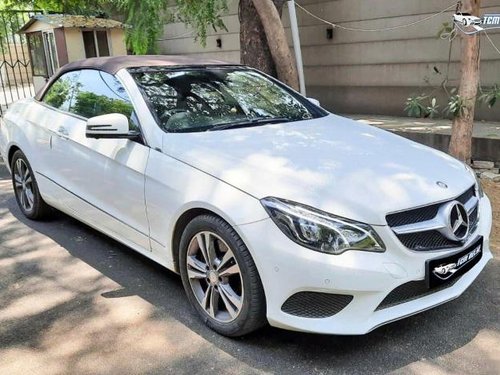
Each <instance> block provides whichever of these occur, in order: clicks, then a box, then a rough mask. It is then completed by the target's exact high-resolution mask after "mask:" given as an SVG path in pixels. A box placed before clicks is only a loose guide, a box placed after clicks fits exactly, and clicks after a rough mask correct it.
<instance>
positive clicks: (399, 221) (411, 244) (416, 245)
mask: <svg viewBox="0 0 500 375" xmlns="http://www.w3.org/2000/svg"><path fill="white" fill-rule="evenodd" d="M474 195H475V187H474V186H472V187H470V188H469V189H467V190H466V191H465V192H464V193H463V194H461V195H460V196H458V197H457V198H456V199H454V200H457V201H459V202H460V203H462V204H464V205H465V204H466V203H467V202H468V201H469V200H470V199H472V198H473V197H474ZM450 201H451V200H450ZM450 201H447V202H442V203H437V204H432V205H429V206H425V207H419V208H415V209H410V210H407V211H402V212H396V213H392V214H389V215H387V216H386V220H387V224H389V226H390V227H392V228H394V227H398V226H402V225H409V224H415V223H420V222H424V221H427V220H432V219H433V218H434V217H436V215H437V214H438V211H439V209H440V208H441V206H442V205H444V204H447V203H448V202H450ZM478 214H479V209H478V206H476V207H475V208H474V210H473V211H472V212H471V213H470V215H469V233H471V234H472V233H473V232H474V231H475V230H476V228H477V224H478V221H479V220H478V219H479V215H478ZM396 236H397V237H398V239H399V240H400V241H401V243H402V244H403V245H404V246H406V247H407V248H409V249H411V250H417V251H426V250H439V249H448V248H453V247H459V246H460V245H461V242H457V241H452V240H449V239H448V238H446V237H445V236H443V235H442V234H441V233H439V232H438V231H436V230H428V231H423V232H413V233H405V234H396Z"/></svg>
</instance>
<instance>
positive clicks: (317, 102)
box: [307, 98, 321, 107]
mask: <svg viewBox="0 0 500 375" xmlns="http://www.w3.org/2000/svg"><path fill="white" fill-rule="evenodd" d="M307 100H309V101H310V102H311V103H312V104H314V105H317V106H318V107H321V103H320V102H319V100H318V99H314V98H307Z"/></svg>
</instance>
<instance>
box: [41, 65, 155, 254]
mask: <svg viewBox="0 0 500 375" xmlns="http://www.w3.org/2000/svg"><path fill="white" fill-rule="evenodd" d="M49 93H50V91H49V92H48V93H47V94H49ZM109 113H122V114H124V115H126V116H127V117H128V118H129V122H130V127H131V130H138V131H140V127H139V124H138V120H137V117H136V116H135V114H134V108H133V105H132V102H131V101H130V98H129V96H128V94H127V92H126V90H125V88H124V87H123V85H122V84H121V83H120V82H119V80H118V79H117V78H116V77H115V76H113V75H111V74H108V73H105V72H102V71H98V70H91V69H85V70H81V71H80V72H79V74H78V78H77V79H76V82H75V83H74V84H73V86H72V87H71V89H70V102H69V107H68V108H67V113H65V114H61V115H62V116H70V117H71V118H72V120H71V121H64V122H62V123H61V122H59V123H58V125H57V126H56V127H55V129H54V131H55V135H56V136H54V137H53V140H52V150H51V151H52V157H51V159H52V161H53V166H54V168H56V169H57V172H56V174H57V179H58V183H60V184H61V185H62V186H63V188H64V189H66V190H67V191H69V192H70V193H71V199H70V200H69V201H68V203H67V205H68V208H69V209H70V210H72V211H73V213H74V214H75V215H77V216H78V217H79V218H80V219H82V220H83V221H85V222H87V223H88V224H90V225H92V226H94V227H97V228H99V229H102V230H104V231H105V232H107V233H108V234H109V235H111V236H113V237H115V238H117V239H119V240H122V241H125V242H127V243H128V244H129V245H130V246H132V247H134V248H136V249H138V248H139V249H147V250H148V251H149V250H150V246H149V227H148V221H147V217H146V207H145V200H144V172H145V169H146V164H147V161H148V157H149V151H150V149H149V147H147V146H146V145H145V144H144V142H143V141H141V139H140V138H138V139H137V140H129V139H93V138H87V137H86V136H85V130H86V121H87V119H88V118H90V117H94V116H99V115H103V114H109Z"/></svg>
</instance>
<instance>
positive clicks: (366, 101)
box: [160, 0, 500, 120]
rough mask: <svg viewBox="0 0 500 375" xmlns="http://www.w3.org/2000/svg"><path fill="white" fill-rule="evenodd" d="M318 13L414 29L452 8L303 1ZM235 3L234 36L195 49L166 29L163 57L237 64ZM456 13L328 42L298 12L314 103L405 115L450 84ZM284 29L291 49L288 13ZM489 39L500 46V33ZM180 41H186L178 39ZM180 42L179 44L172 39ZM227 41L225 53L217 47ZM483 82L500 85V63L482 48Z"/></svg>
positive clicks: (442, 2)
mask: <svg viewBox="0 0 500 375" xmlns="http://www.w3.org/2000/svg"><path fill="white" fill-rule="evenodd" d="M297 2H298V3H300V4H301V5H303V6H304V7H306V8H307V9H308V10H309V11H311V12H312V13H314V14H316V15H319V16H321V17H322V18H325V19H328V20H331V21H332V22H335V23H338V24H341V25H344V26H349V27H353V28H365V29H376V28H385V27H392V26H396V25H401V24H408V23H411V22H414V21H416V20H419V19H422V18H424V17H427V16H430V15H432V14H434V13H437V12H439V11H441V10H443V9H444V8H446V7H447V6H449V5H451V3H452V2H450V1H449V0H433V1H408V0H371V1H367V0H323V1H321V0H300V1H297ZM237 10H238V7H237V1H236V0H234V1H232V2H231V5H230V10H229V12H228V14H227V16H226V17H225V18H224V21H225V24H226V26H227V28H228V30H229V31H228V32H227V33H226V32H220V33H219V32H213V31H212V30H210V32H209V36H208V38H207V46H206V47H205V48H203V47H202V46H201V45H200V44H199V43H197V42H195V41H194V40H193V38H192V36H191V35H189V34H188V35H186V33H188V32H189V30H188V29H186V28H185V27H184V25H183V24H182V23H172V24H167V25H165V33H164V40H162V41H160V49H161V52H162V53H165V54H188V55H195V56H196V55H202V56H205V57H213V58H218V59H222V60H227V61H231V62H239V43H240V42H239V22H238V15H237ZM482 12H483V13H488V12H490V13H491V12H497V13H500V0H483V10H482ZM451 14H452V12H448V13H445V14H441V15H439V16H437V17H435V18H433V19H432V20H430V21H427V22H425V23H422V24H420V25H415V26H412V27H409V28H404V29H399V30H396V31H385V32H352V31H344V30H341V29H334V31H333V39H332V40H328V39H327V37H326V29H327V28H328V27H329V26H328V25H326V24H324V23H322V22H321V21H318V20H316V19H314V18H311V17H310V16H308V15H306V14H305V13H303V12H302V11H301V10H300V9H297V16H298V22H299V27H300V37H301V45H302V53H303V60H304V71H305V79H306V85H307V89H308V95H309V96H313V97H316V98H318V99H319V100H320V101H321V102H322V105H323V106H324V107H325V108H328V109H330V110H332V111H335V112H338V113H372V114H393V115H404V111H403V108H404V101H405V99H406V98H407V97H408V96H409V95H412V94H421V93H422V92H426V93H431V92H433V87H436V86H437V87H439V86H440V85H441V84H442V82H443V81H444V80H445V77H446V71H447V70H448V53H449V42H447V41H444V40H440V39H439V38H438V37H437V34H438V31H439V30H440V28H441V27H442V24H443V23H444V22H449V21H450V20H451ZM283 23H284V25H285V27H286V31H287V34H288V36H289V41H290V45H291V35H290V30H289V20H288V10H287V8H286V7H285V9H284V12H283ZM489 35H490V36H491V38H492V39H493V41H494V42H495V44H496V45H497V46H500V30H499V31H490V32H489ZM176 36H180V37H178V38H176ZM171 38H174V39H171ZM217 38H221V40H222V48H217V46H216V39H217ZM481 45H482V51H481V60H482V61H481V66H482V67H481V81H482V85H483V86H488V85H492V84H494V83H498V84H500V55H499V54H498V53H497V52H496V51H495V50H494V49H493V48H492V46H491V45H490V44H489V42H488V41H487V40H486V39H485V37H484V36H483V37H482V41H481ZM459 53H460V40H459V39H458V38H457V39H455V40H454V42H453V45H452V55H451V57H452V58H451V62H450V64H449V75H448V77H449V80H448V86H449V87H453V86H456V85H458V79H459V73H460V64H459ZM433 95H435V96H437V98H438V103H439V104H440V105H441V108H443V107H444V106H445V105H446V95H445V92H444V90H439V89H438V90H436V91H434V92H433ZM477 117H478V118H482V119H496V120H500V105H498V106H497V108H495V109H493V110H492V109H488V108H485V107H479V108H478V116H477Z"/></svg>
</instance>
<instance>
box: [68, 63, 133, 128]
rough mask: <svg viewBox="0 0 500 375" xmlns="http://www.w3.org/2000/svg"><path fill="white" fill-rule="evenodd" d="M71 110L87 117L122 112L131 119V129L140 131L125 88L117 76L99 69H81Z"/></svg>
mask: <svg viewBox="0 0 500 375" xmlns="http://www.w3.org/2000/svg"><path fill="white" fill-rule="evenodd" d="M69 112H71V113H74V114H76V115H79V116H82V117H85V118H90V117H94V116H100V115H106V114H109V113H121V114H123V115H125V116H127V118H128V119H129V123H130V130H136V131H139V126H138V121H137V116H136V114H135V113H134V107H133V105H132V102H131V100H130V98H129V96H128V95H127V92H126V91H125V88H124V87H123V86H122V84H121V83H120V81H118V79H117V78H116V77H114V76H113V75H111V74H108V73H105V72H101V71H99V70H90V69H84V70H81V71H80V75H79V77H78V81H77V83H76V85H75V86H74V92H73V95H72V99H71V103H70V109H69Z"/></svg>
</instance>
